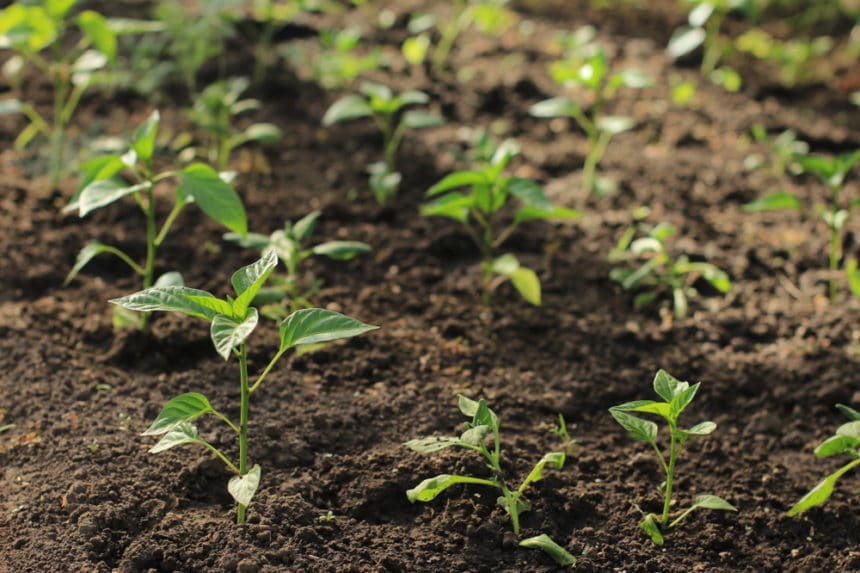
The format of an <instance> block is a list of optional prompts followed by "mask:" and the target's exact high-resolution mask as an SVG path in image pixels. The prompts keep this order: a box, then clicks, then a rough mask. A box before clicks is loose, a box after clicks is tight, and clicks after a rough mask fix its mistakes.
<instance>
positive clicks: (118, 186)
mask: <svg viewBox="0 0 860 573" xmlns="http://www.w3.org/2000/svg"><path fill="white" fill-rule="evenodd" d="M151 186H152V184H150V183H148V182H146V183H139V184H137V185H128V184H126V183H125V182H122V181H118V180H116V179H100V180H98V181H93V182H92V183H90V184H89V185H87V186H86V187H85V188H84V189H83V191H81V194H80V195H79V196H78V210H79V214H80V216H81V217H85V216H86V215H87V214H89V213H91V212H92V211H95V210H96V209H100V208H101V207H104V206H106V205H110V204H111V203H114V202H116V201H119V200H120V199H122V198H123V197H125V196H126V195H131V194H132V193H138V192H140V191H144V190H146V189H149V188H150V187H151Z"/></svg>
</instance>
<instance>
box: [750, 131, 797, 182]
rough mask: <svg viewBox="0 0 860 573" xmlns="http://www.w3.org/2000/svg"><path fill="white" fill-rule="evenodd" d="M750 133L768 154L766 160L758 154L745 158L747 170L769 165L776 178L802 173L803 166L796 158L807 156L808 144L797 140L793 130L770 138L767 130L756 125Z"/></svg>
mask: <svg viewBox="0 0 860 573" xmlns="http://www.w3.org/2000/svg"><path fill="white" fill-rule="evenodd" d="M750 132H751V133H752V136H753V139H754V140H755V141H756V143H759V144H761V145H764V146H765V147H767V148H768V150H769V152H770V154H769V158H767V159H766V158H764V157H762V156H761V155H758V154H752V155H749V156H747V157H746V158H745V159H744V166H745V167H746V168H747V169H750V170H752V169H756V168H758V167H761V166H763V165H766V164H768V163H769V165H770V169H771V172H772V173H773V174H774V175H777V176H783V175H785V173H786V172H788V173H790V174H792V175H800V174H801V173H803V166H801V165H800V163H798V162H797V158H798V157H803V156H805V155H807V154H809V144H808V143H806V142H805V141H802V140H800V139H798V138H797V133H796V132H795V131H794V130H793V129H786V130H785V131H783V132H781V133H779V134H778V135H775V136H774V137H770V136H769V135H768V132H767V129H765V127H764V126H763V125H762V124H760V123H757V124H755V125H753V126H752V128H751V129H750Z"/></svg>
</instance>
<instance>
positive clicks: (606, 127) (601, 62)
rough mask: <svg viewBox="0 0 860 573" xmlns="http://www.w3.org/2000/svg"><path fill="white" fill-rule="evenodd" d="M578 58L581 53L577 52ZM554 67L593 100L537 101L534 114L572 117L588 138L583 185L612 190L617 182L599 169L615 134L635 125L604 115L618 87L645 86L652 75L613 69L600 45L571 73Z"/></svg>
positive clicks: (590, 189) (629, 120)
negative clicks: (603, 176) (600, 175)
mask: <svg viewBox="0 0 860 573" xmlns="http://www.w3.org/2000/svg"><path fill="white" fill-rule="evenodd" d="M576 57H577V58H579V54H577V55H576ZM563 72H564V70H562V69H558V68H557V69H555V72H554V75H555V78H556V81H558V82H559V83H561V84H562V85H564V86H569V87H576V88H580V89H583V90H585V92H586V93H587V95H588V98H589V100H590V103H589V105H587V106H585V105H582V104H580V103H578V102H576V101H574V100H573V99H572V98H569V97H565V96H559V97H554V98H550V99H547V100H543V101H540V102H538V103H536V104H534V105H533V106H532V107H531V109H530V110H529V113H530V114H531V115H532V116H534V117H542V118H555V117H565V118H571V119H573V120H574V121H575V122H576V123H577V125H579V127H580V128H581V129H582V131H584V132H585V135H586V137H587V138H588V153H587V154H586V156H585V163H584V165H583V168H582V181H583V187H585V190H586V192H587V193H591V192H596V193H597V194H598V195H599V196H601V197H602V196H606V195H609V194H611V193H612V192H613V191H614V189H615V183H614V182H613V181H612V180H610V179H607V178H602V177H597V176H596V171H597V167H598V165H599V164H600V161H601V159H603V155H604V154H605V153H606V148H607V147H608V146H609V142H610V141H611V140H612V138H613V137H615V136H616V135H618V134H619V133H624V132H625V131H628V130H630V129H632V128H633V127H634V126H635V122H634V120H633V119H632V118H629V117H624V116H617V115H604V114H603V110H604V108H605V107H606V104H607V103H609V102H611V101H612V98H613V97H615V94H616V93H617V92H618V90H619V88H622V87H626V88H630V89H642V88H645V87H648V86H651V85H653V81H652V79H651V78H650V77H649V76H648V75H647V74H645V73H644V72H641V71H639V70H635V69H627V70H622V71H620V72H615V73H613V72H612V71H611V70H610V66H609V62H608V61H607V59H606V52H604V51H603V50H602V49H597V50H595V51H593V53H591V55H590V56H588V57H587V58H585V59H584V60H583V62H582V64H581V65H578V66H573V67H572V68H570V69H569V70H568V73H563Z"/></svg>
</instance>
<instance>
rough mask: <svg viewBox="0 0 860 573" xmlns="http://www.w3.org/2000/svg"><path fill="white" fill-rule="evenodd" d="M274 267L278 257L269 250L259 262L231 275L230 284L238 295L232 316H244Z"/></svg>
mask: <svg viewBox="0 0 860 573" xmlns="http://www.w3.org/2000/svg"><path fill="white" fill-rule="evenodd" d="M276 266H278V255H277V254H276V253H275V250H274V249H269V250H268V251H266V252H265V253H264V254H263V257H262V258H261V259H260V260H258V261H256V262H254V263H251V264H250V265H248V266H245V267H242V268H241V269H239V270H238V271H236V272H235V273H233V276H232V277H231V278H230V282H231V283H232V285H233V290H235V291H236V294H237V295H239V296H238V297H237V298H236V300H235V301H233V316H235V317H237V318H238V317H244V316H245V311H246V310H247V309H248V306H249V305H250V304H251V301H253V300H254V296H256V294H257V291H259V290H260V288H262V286H263V284H265V282H266V279H268V278H269V275H271V274H272V271H274V270H275V267H276Z"/></svg>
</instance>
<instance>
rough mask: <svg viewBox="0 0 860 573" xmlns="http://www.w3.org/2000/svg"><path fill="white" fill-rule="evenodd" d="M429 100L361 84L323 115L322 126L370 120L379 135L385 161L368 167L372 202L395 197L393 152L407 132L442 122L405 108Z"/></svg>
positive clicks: (397, 183) (397, 177)
mask: <svg viewBox="0 0 860 573" xmlns="http://www.w3.org/2000/svg"><path fill="white" fill-rule="evenodd" d="M429 101H430V97H429V96H428V95H427V94H426V93H424V92H420V91H415V90H410V91H406V92H403V93H401V94H399V95H395V94H394V93H393V92H392V91H391V89H390V88H389V87H388V86H384V85H382V84H377V83H373V82H363V83H362V84H361V87H360V88H359V93H358V94H353V95H348V96H346V97H343V98H341V99H339V100H337V101H336V102H334V103H333V104H332V106H331V107H330V108H329V109H328V111H326V112H325V115H324V116H323V125H325V126H331V125H334V124H335V123H342V122H345V121H351V120H354V119H361V118H366V117H369V118H372V119H373V121H374V122H375V123H376V125H377V127H378V128H379V130H380V132H381V133H382V141H383V147H384V149H385V160H384V161H383V162H381V163H378V164H377V163H374V164H371V165H370V166H368V171H369V172H370V175H371V178H370V184H371V190H372V191H373V194H374V196H375V197H376V200H377V201H378V202H379V203H384V202H385V201H387V200H388V199H390V198H391V197H393V196H394V195H396V194H397V191H398V189H399V186H400V173H399V172H398V171H397V165H396V157H397V149H398V148H399V147H400V142H401V141H402V140H403V136H404V134H405V133H406V130H407V129H427V128H431V127H438V126H440V125H442V124H443V123H444V120H443V119H442V118H441V117H439V116H438V115H436V114H434V113H432V112H429V111H427V110H425V109H410V110H406V109H405V108H407V107H410V106H416V105H420V106H423V105H427V103H429Z"/></svg>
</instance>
